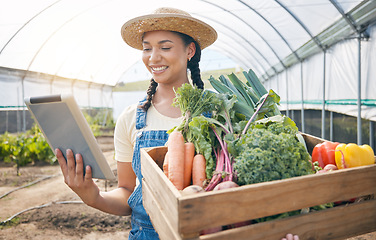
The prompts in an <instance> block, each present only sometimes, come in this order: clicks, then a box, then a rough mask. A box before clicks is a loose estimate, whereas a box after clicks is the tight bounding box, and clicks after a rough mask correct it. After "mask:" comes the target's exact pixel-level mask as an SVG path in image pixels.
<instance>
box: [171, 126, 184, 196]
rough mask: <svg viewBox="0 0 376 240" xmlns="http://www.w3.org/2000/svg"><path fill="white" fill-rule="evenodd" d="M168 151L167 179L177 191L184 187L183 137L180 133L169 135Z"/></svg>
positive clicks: (175, 132)
mask: <svg viewBox="0 0 376 240" xmlns="http://www.w3.org/2000/svg"><path fill="white" fill-rule="evenodd" d="M167 149H168V159H169V161H168V178H169V179H170V181H171V182H172V183H173V184H174V186H175V187H176V188H177V189H178V190H183V187H184V137H183V135H182V134H181V132H178V131H174V132H172V133H170V136H169V137H168V143H167Z"/></svg>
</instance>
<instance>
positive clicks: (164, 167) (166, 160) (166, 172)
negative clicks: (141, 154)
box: [163, 151, 168, 177]
mask: <svg viewBox="0 0 376 240" xmlns="http://www.w3.org/2000/svg"><path fill="white" fill-rule="evenodd" d="M163 172H164V174H165V175H166V176H167V177H168V151H167V152H166V154H165V156H164V161H163Z"/></svg>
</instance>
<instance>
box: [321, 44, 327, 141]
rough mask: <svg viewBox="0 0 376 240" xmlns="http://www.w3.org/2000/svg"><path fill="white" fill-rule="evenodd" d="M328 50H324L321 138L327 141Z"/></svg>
mask: <svg viewBox="0 0 376 240" xmlns="http://www.w3.org/2000/svg"><path fill="white" fill-rule="evenodd" d="M325 78H326V49H324V64H323V80H322V111H321V138H322V139H325V82H326V79H325Z"/></svg>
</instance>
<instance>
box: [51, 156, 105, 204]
mask: <svg viewBox="0 0 376 240" xmlns="http://www.w3.org/2000/svg"><path fill="white" fill-rule="evenodd" d="M55 154H56V157H57V160H58V162H59V165H60V168H61V171H62V173H63V175H64V182H65V183H66V184H67V185H68V186H69V187H70V188H71V189H72V190H73V191H74V192H75V193H76V194H77V195H78V196H79V197H80V198H81V199H82V201H83V202H84V203H86V204H87V205H89V206H94V205H95V203H96V201H97V199H98V197H99V188H98V186H97V185H96V184H95V183H94V181H93V179H92V172H91V168H90V166H86V174H85V175H84V164H83V160H82V156H81V154H76V156H74V154H73V152H72V150H71V149H68V150H67V151H66V156H67V159H65V157H64V156H63V153H62V152H61V150H60V149H56V150H55Z"/></svg>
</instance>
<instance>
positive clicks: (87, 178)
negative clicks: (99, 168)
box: [85, 165, 93, 182]
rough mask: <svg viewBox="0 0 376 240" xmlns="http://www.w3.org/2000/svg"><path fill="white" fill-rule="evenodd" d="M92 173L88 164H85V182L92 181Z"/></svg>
mask: <svg viewBox="0 0 376 240" xmlns="http://www.w3.org/2000/svg"><path fill="white" fill-rule="evenodd" d="M92 177H93V173H92V171H91V167H90V166H89V165H87V166H86V173H85V182H87V181H92Z"/></svg>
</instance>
